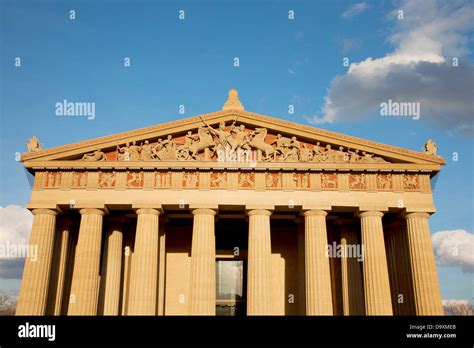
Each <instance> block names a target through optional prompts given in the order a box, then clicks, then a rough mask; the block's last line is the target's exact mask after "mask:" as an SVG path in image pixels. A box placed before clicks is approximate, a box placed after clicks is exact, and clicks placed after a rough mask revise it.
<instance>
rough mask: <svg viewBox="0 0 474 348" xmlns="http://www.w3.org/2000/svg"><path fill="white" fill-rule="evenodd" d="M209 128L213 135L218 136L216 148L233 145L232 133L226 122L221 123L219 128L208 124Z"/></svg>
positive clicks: (223, 148)
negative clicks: (231, 141)
mask: <svg viewBox="0 0 474 348" xmlns="http://www.w3.org/2000/svg"><path fill="white" fill-rule="evenodd" d="M207 129H208V130H209V132H210V133H211V134H212V135H214V136H216V137H217V141H216V142H215V143H216V144H217V145H216V146H217V147H216V150H225V149H227V148H231V147H232V145H231V144H230V139H231V134H230V132H229V131H227V130H226V129H225V122H221V123H219V128H217V129H214V128H212V127H211V126H207Z"/></svg>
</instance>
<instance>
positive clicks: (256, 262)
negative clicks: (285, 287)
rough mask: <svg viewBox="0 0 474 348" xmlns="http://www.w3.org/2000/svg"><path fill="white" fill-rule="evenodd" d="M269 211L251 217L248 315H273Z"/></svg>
mask: <svg viewBox="0 0 474 348" xmlns="http://www.w3.org/2000/svg"><path fill="white" fill-rule="evenodd" d="M271 214H272V213H271V212H270V211H269V210H264V209H256V210H251V211H249V213H248V216H249V245H248V248H249V250H248V290H247V315H270V314H272V312H271V311H272V308H271V302H272V288H271V270H270V256H271V237H270V215H271Z"/></svg>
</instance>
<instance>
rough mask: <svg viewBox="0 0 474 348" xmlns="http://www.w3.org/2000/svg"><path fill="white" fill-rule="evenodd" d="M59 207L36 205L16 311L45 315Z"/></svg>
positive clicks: (18, 312) (25, 313)
mask: <svg viewBox="0 0 474 348" xmlns="http://www.w3.org/2000/svg"><path fill="white" fill-rule="evenodd" d="M56 215H57V211H55V210H51V209H34V210H33V216H34V217H33V226H32V228H31V234H30V240H29V242H28V248H29V249H28V250H29V253H30V254H29V255H28V256H29V257H27V258H26V259H25V266H24V269H23V279H22V282H21V288H20V294H19V297H18V304H17V306H16V315H44V314H45V311H46V301H47V297H48V284H49V277H50V271H51V259H52V256H53V244H54V230H55V227H56Z"/></svg>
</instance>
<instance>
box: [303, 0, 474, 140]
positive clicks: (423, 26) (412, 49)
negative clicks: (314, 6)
mask: <svg viewBox="0 0 474 348" xmlns="http://www.w3.org/2000/svg"><path fill="white" fill-rule="evenodd" d="M399 8H401V9H403V11H404V19H403V20H398V19H395V23H396V24H395V27H394V30H393V32H392V33H391V35H390V36H389V38H388V40H389V41H390V42H391V43H392V44H393V45H395V49H394V50H393V52H391V53H389V54H387V55H386V56H384V57H381V58H372V57H369V58H367V59H365V60H364V61H361V62H355V63H352V64H351V65H350V66H349V69H348V71H347V73H346V74H344V75H341V76H336V77H335V78H334V79H333V80H332V81H331V84H330V87H329V90H328V92H327V95H326V97H325V103H324V106H323V107H322V108H321V112H320V113H318V115H316V116H314V117H313V118H312V119H311V121H312V122H314V123H332V122H335V121H340V120H357V119H361V118H364V117H367V116H370V115H371V114H373V113H374V112H376V111H378V110H379V107H380V103H382V102H386V101H387V100H389V99H392V100H393V101H403V102H419V103H420V104H421V119H422V120H429V121H430V122H431V123H433V124H434V125H436V126H438V127H442V128H443V129H446V130H456V131H458V132H460V133H462V134H465V135H471V134H474V128H473V124H472V114H473V109H474V108H473V105H472V102H471V99H472V94H473V93H474V86H473V81H474V66H473V65H472V64H471V63H469V62H468V61H467V60H466V59H465V58H464V57H465V56H466V55H467V53H468V51H469V50H468V37H467V35H466V32H468V31H469V30H471V29H472V28H473V27H474V3H472V2H469V1H467V0H466V1H458V2H440V3H438V2H437V1H435V0H432V1H413V0H406V1H403V2H402V3H401V5H400V6H399ZM453 57H457V58H458V60H459V66H458V67H453V66H452V58H453Z"/></svg>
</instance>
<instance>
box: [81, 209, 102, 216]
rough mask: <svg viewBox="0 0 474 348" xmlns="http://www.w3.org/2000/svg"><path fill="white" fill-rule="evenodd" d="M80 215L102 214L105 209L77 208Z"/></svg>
mask: <svg viewBox="0 0 474 348" xmlns="http://www.w3.org/2000/svg"><path fill="white" fill-rule="evenodd" d="M79 213H80V214H81V215H100V216H104V215H105V213H106V210H105V209H97V208H83V209H80V210H79Z"/></svg>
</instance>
